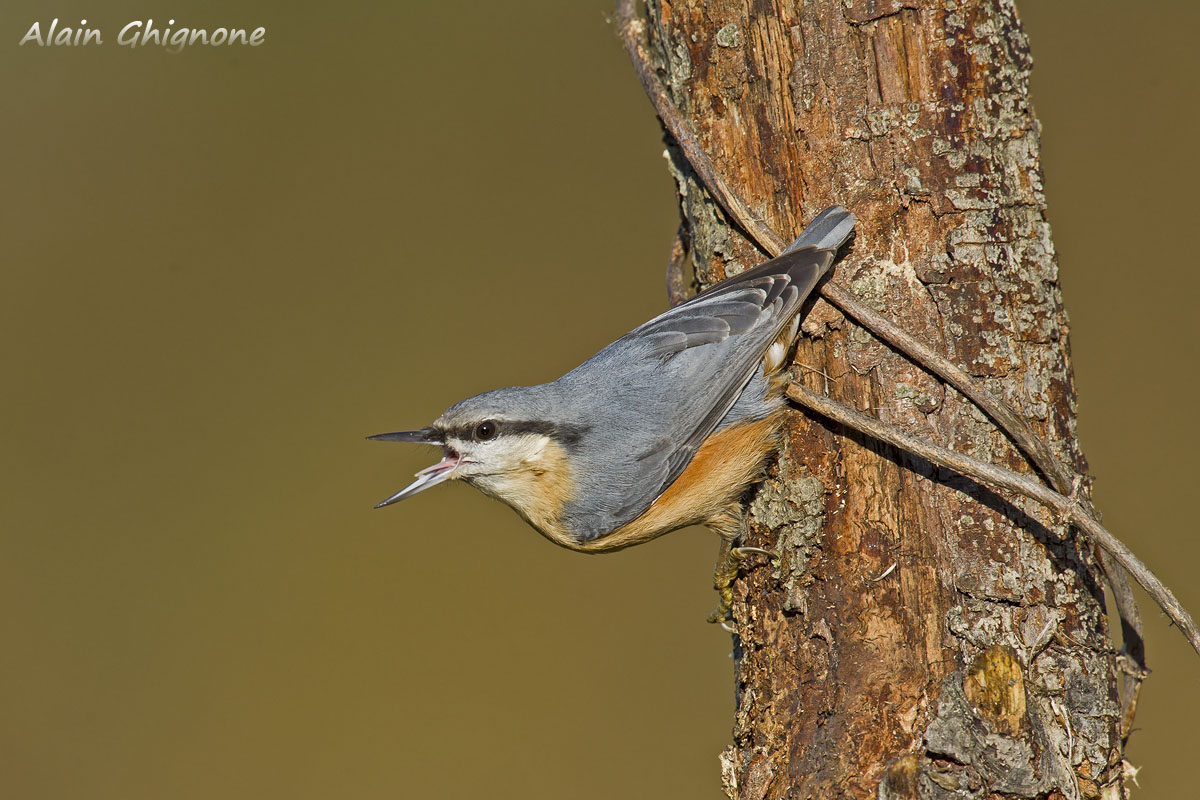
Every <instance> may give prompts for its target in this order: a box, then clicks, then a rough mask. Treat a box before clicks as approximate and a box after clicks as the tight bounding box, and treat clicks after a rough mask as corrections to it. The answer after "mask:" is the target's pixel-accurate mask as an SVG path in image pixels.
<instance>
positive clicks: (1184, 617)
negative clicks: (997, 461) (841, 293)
mask: <svg viewBox="0 0 1200 800" xmlns="http://www.w3.org/2000/svg"><path fill="white" fill-rule="evenodd" d="M787 395H788V397H790V398H791V399H793V400H795V401H796V402H798V403H800V404H802V405H804V406H807V407H808V408H811V409H813V410H814V411H816V412H818V413H819V414H821V415H822V416H825V417H828V418H829V419H831V420H833V421H834V422H838V423H841V424H842V425H845V426H846V427H849V428H853V429H854V430H856V431H860V432H862V433H865V434H867V435H868V436H871V437H874V438H875V439H878V440H880V441H882V442H887V443H888V444H891V445H894V446H896V447H898V448H900V449H901V450H905V451H907V452H909V453H912V454H914V455H918V456H920V457H921V458H924V459H925V460H927V461H930V462H932V463H934V464H937V465H938V466H940V467H946V468H947V469H952V470H954V471H955V472H958V473H960V474H962V475H965V476H967V477H969V478H973V479H974V480H977V481H979V482H980V483H984V484H987V485H988V486H991V487H994V488H997V489H1006V490H1008V491H1010V492H1016V493H1017V494H1020V495H1024V496H1025V497H1028V498H1030V499H1032V500H1036V501H1037V502H1039V503H1041V504H1042V505H1044V506H1046V507H1047V508H1052V509H1054V510H1056V511H1058V512H1059V513H1060V514H1062V515H1063V516H1064V517H1067V518H1069V519H1070V520H1071V522H1072V523H1074V524H1075V525H1076V526H1078V527H1079V528H1081V529H1082V530H1083V531H1085V532H1086V533H1087V534H1088V535H1089V536H1091V537H1092V541H1094V542H1096V543H1097V544H1098V545H1100V547H1101V548H1103V549H1104V550H1105V551H1106V552H1108V553H1109V554H1111V555H1112V557H1113V558H1114V559H1116V561H1117V562H1118V563H1119V564H1120V565H1121V566H1122V567H1124V568H1125V569H1126V570H1128V571H1129V574H1130V575H1132V576H1133V577H1134V579H1135V580H1136V581H1137V582H1138V583H1140V584H1141V585H1142V588H1143V589H1145V590H1146V592H1147V594H1149V595H1150V596H1151V597H1152V598H1154V601H1155V602H1156V603H1158V605H1159V607H1160V608H1162V610H1163V611H1165V612H1166V614H1167V616H1168V617H1170V619H1171V621H1172V622H1174V623H1175V625H1176V626H1178V627H1179V630H1180V631H1182V632H1183V635H1184V636H1185V637H1187V640H1188V643H1189V644H1190V645H1191V646H1192V647H1193V648H1194V649H1195V651H1196V653H1197V654H1200V630H1197V628H1196V623H1195V622H1193V621H1192V618H1191V615H1189V614H1188V613H1187V611H1186V610H1184V608H1183V606H1181V605H1180V604H1179V601H1178V600H1176V599H1175V595H1173V594H1172V593H1171V590H1170V589H1168V588H1167V587H1166V586H1164V585H1163V583H1162V581H1160V580H1159V579H1158V578H1157V576H1155V574H1154V573H1153V572H1151V571H1150V570H1149V569H1148V568H1147V567H1146V565H1145V564H1143V563H1142V562H1141V561H1140V560H1139V559H1138V557H1137V556H1135V555H1134V554H1133V553H1132V552H1130V550H1129V548H1128V547H1126V546H1125V545H1124V544H1122V543H1121V542H1120V541H1119V540H1118V539H1117V538H1116V537H1115V536H1113V535H1112V534H1111V533H1109V532H1108V531H1107V530H1105V528H1104V526H1103V525H1101V524H1100V523H1099V522H1097V521H1096V520H1095V519H1094V518H1093V517H1092V515H1091V513H1090V512H1089V511H1088V509H1087V508H1086V507H1085V506H1084V505H1083V503H1081V502H1080V501H1079V500H1078V499H1076V498H1074V497H1064V496H1063V495H1061V494H1059V493H1058V492H1056V491H1054V490H1053V489H1049V488H1047V487H1046V486H1044V485H1043V484H1041V483H1039V482H1038V481H1035V480H1033V479H1032V478H1030V477H1029V476H1027V475H1018V474H1017V473H1015V472H1010V471H1009V470H1006V469H1002V468H1000V467H997V466H996V465H994V464H988V463H987V462H984V461H980V460H978V459H974V458H970V457H968V456H964V455H962V454H961V453H956V452H954V451H953V450H947V449H946V448H944V447H938V446H937V445H933V444H929V443H928V442H925V441H922V440H921V439H919V438H917V437H916V436H913V435H912V434H909V433H906V432H905V431H902V430H900V429H899V428H897V427H895V426H893V425H889V424H887V423H886V422H883V421H881V420H879V419H876V418H875V417H869V416H867V415H866V414H860V413H859V412H857V411H854V410H852V409H850V408H847V407H846V406H843V405H842V404H840V403H837V402H834V401H833V400H830V399H829V398H828V397H826V396H825V395H823V394H820V393H819V392H815V391H813V390H812V389H809V388H808V387H806V386H803V385H801V384H799V383H793V384H791V386H789V387H788V391H787Z"/></svg>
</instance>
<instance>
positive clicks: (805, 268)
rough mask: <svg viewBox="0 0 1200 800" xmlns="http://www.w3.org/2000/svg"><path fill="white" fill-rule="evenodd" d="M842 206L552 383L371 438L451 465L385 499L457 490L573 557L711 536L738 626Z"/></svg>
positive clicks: (717, 580)
mask: <svg viewBox="0 0 1200 800" xmlns="http://www.w3.org/2000/svg"><path fill="white" fill-rule="evenodd" d="M854 225H855V217H854V214H852V213H851V212H849V211H847V210H846V209H845V208H842V207H841V206H831V207H830V208H827V209H825V210H824V211H822V212H821V213H820V214H818V215H817V216H816V217H815V218H814V219H813V220H812V221H811V222H810V223H809V225H808V226H807V227H806V228H805V229H804V230H803V231H802V232H801V234H800V236H799V238H797V239H796V241H795V242H793V243H792V244H791V245H790V246H789V247H788V248H787V249H785V250H784V251H783V253H781V254H780V255H779V256H777V257H776V258H773V259H771V260H769V261H766V262H764V263H762V264H759V265H758V266H755V267H752V268H750V269H747V270H744V271H742V272H740V273H737V274H735V275H733V276H730V277H728V278H726V279H725V280H723V281H721V282H719V283H717V284H715V285H713V286H712V287H710V288H709V289H707V290H706V291H703V292H701V293H699V294H697V295H696V296H694V297H692V298H690V299H688V300H687V301H685V302H683V303H681V304H679V305H677V306H675V307H674V308H672V309H670V310H668V311H666V312H664V313H663V314H660V315H659V316H657V317H655V318H654V319H651V320H650V321H649V322H646V323H645V324H643V325H640V326H638V327H637V328H634V329H633V330H632V331H630V332H629V333H627V334H625V335H624V336H622V337H621V338H620V339H617V340H616V341H615V342H613V343H612V344H609V345H608V346H606V347H605V348H603V349H602V350H600V352H598V353H596V354H595V355H594V356H592V357H591V358H589V359H588V360H587V361H585V362H583V363H582V364H581V365H579V366H578V367H576V368H575V369H573V370H571V371H570V372H568V373H566V374H565V375H563V376H562V377H560V378H558V379H557V380H555V381H552V382H550V383H544V384H540V385H537V386H515V387H509V388H504V389H496V390H493V391H489V392H484V393H483V394H479V395H476V396H474V397H469V398H467V399H465V400H462V401H460V402H458V403H455V404H454V405H452V406H450V408H448V409H447V410H446V411H445V412H444V413H443V414H442V415H441V416H439V417H438V418H437V419H436V420H434V421H433V422H432V423H431V424H429V425H428V426H426V427H424V428H420V429H417V430H409V431H398V432H394V433H381V434H377V435H374V436H369V437H367V438H368V439H371V440H376V441H386V442H407V443H415V444H424V445H432V446H436V447H440V448H441V449H442V458H441V460H440V461H438V462H437V463H436V464H434V465H432V466H430V467H427V468H426V469H423V470H421V471H420V472H418V473H416V476H415V478H416V479H415V480H414V481H413V482H412V483H410V484H409V485H408V486H406V487H404V488H403V489H401V490H400V491H398V492H396V493H395V494H393V495H392V496H390V497H388V498H387V499H386V500H384V501H383V502H381V503H379V504H378V505H377V506H376V508H382V507H384V506H389V505H392V504H393V503H397V502H399V501H401V500H404V499H406V498H409V497H412V496H413V495H415V494H417V493H418V492H423V491H425V490H426V489H429V488H431V487H433V486H436V485H437V484H440V483H444V482H446V481H452V480H461V481H463V482H465V483H467V484H469V485H471V486H473V487H474V488H476V489H478V490H480V491H482V492H483V493H484V494H486V495H489V496H491V497H493V498H495V499H497V500H500V501H502V502H504V503H507V504H508V505H509V506H511V507H512V508H513V509H514V510H515V511H516V512H517V513H518V514H519V515H520V516H521V517H523V518H524V519H525V520H526V521H527V522H528V523H529V524H530V525H531V526H532V527H533V528H534V529H536V530H537V531H538V532H539V533H541V534H542V535H543V536H545V537H546V538H547V539H549V540H550V541H551V542H553V543H555V544H557V545H561V546H562V547H566V548H569V549H571V550H575V551H579V552H583V553H603V552H611V551H614V550H620V549H623V548H626V547H631V546H633V545H637V544H642V543H644V542H647V541H650V540H651V539H654V538H657V537H658V536H661V535H663V534H666V533H669V532H671V531H674V530H678V529H680V528H684V527H688V526H692V525H702V526H705V527H708V528H709V529H711V530H713V531H715V532H716V533H717V534H718V536H719V543H720V551H719V553H718V560H717V566H716V569H715V572H714V584H715V586H716V589H717V591H718V594H719V598H720V600H719V606H718V608H717V610H716V611H715V612H714V613H713V614H712V615H710V617H709V619H710V621H713V622H720V623H721V624H722V625H725V624H726V619H727V617H728V615H729V613H730V609H731V607H732V600H733V590H732V587H733V582H734V580H735V579H736V577H737V574H738V570H739V565H740V564H741V562H742V560H743V559H744V558H746V557H748V556H749V555H750V554H751V553H764V554H767V555H770V553H768V551H765V550H761V549H758V548H749V547H739V546H737V543H738V542H739V541H740V539H741V538H742V534H743V532H744V527H745V508H744V496H745V495H746V493H747V490H748V489H749V488H750V487H751V486H752V485H754V484H756V483H757V482H758V481H760V480H761V479H762V477H763V476H764V475H765V470H766V466H767V463H768V461H769V459H770V458H771V456H773V455H774V454H775V453H776V451H777V450H778V448H779V444H780V441H779V440H780V429H781V426H782V423H783V411H784V408H785V405H786V403H785V400H784V389H785V388H786V384H787V379H786V375H785V372H784V367H785V366H787V364H788V358H787V356H788V354H789V353H790V352H791V348H792V346H793V344H794V342H795V339H796V337H797V334H798V331H799V325H800V312H801V310H802V309H801V306H802V304H803V303H804V301H805V299H806V298H807V297H808V295H809V294H810V293H811V292H812V291H813V290H814V288H815V287H816V286H817V284H818V283H819V282H820V281H821V279H822V278H823V277H824V276H825V274H826V273H827V272H828V271H829V270H830V268H831V266H832V265H833V263H834V261H835V260H836V258H837V256H838V253H839V251H840V250H841V248H842V247H843V246H844V245H846V243H847V242H848V241H849V240H850V239H851V238H852V237H853V235H854Z"/></svg>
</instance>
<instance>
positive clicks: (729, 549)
mask: <svg viewBox="0 0 1200 800" xmlns="http://www.w3.org/2000/svg"><path fill="white" fill-rule="evenodd" d="M708 527H710V528H712V529H713V530H714V531H716V533H717V536H719V537H720V542H721V545H720V549H719V550H718V551H717V566H716V568H715V569H714V570H713V586H714V587H715V588H716V590H717V596H718V603H719V604H718V605H717V610H716V611H714V612H713V613H711V614H709V615H708V621H709V622H716V623H719V624H720V625H721V627H722V628H724V629H725V630H727V631H729V632H730V633H732V632H733V628H732V627H730V625H729V623H728V620H729V616H730V612H731V611H732V610H733V582H734V581H735V580H737V576H738V572H739V571H740V570H741V566H742V561H744V560H745V559H746V558H748V557H749V556H751V555H755V554H760V555H765V556H768V557H770V558H772V559H773V558H774V557H775V554H774V553H772V552H771V551H769V550H764V549H762V548H761V547H739V546H736V545H735V544H734V543H735V542H737V541H739V540H740V539H741V538H742V535H743V534H744V533H745V531H746V514H745V511H744V510H743V509H742V507H741V505H738V506H734V507H731V508H729V509H726V511H725V512H724V513H723V514H721V516H720V517H719V518H718V519H715V520H711V521H710V522H709V524H708Z"/></svg>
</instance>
